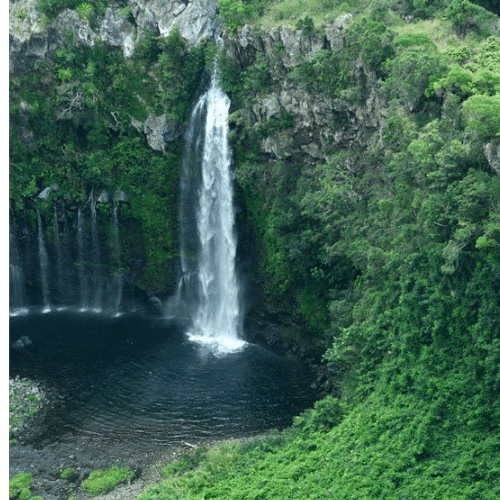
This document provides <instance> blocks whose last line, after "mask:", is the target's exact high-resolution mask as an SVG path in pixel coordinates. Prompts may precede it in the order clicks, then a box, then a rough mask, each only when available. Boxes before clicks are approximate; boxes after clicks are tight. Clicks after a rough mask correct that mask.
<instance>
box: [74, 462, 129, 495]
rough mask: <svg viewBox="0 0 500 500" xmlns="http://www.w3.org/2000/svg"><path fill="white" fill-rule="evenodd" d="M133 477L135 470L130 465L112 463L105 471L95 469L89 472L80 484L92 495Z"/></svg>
mask: <svg viewBox="0 0 500 500" xmlns="http://www.w3.org/2000/svg"><path fill="white" fill-rule="evenodd" d="M134 477H135V472H134V471H133V470H131V469H130V467H118V466H117V465H114V466H113V467H111V469H109V470H107V471H103V470H101V469H97V470H95V471H93V472H91V473H90V475H89V477H88V478H87V479H86V480H85V481H83V483H82V484H81V488H82V489H84V490H87V491H88V492H89V493H90V494H91V495H92V496H94V495H100V494H105V493H109V492H110V491H111V490H113V488H115V486H117V485H118V484H119V483H123V482H126V481H127V482H130V481H132V480H133V479H134Z"/></svg>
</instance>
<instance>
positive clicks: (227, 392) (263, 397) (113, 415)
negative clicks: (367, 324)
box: [10, 312, 315, 453]
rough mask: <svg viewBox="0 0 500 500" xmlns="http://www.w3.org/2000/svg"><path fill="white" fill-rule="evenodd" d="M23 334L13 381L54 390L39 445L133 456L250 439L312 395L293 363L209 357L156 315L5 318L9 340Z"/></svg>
mask: <svg viewBox="0 0 500 500" xmlns="http://www.w3.org/2000/svg"><path fill="white" fill-rule="evenodd" d="M22 336H26V337H28V338H29V340H30V341H31V344H29V345H26V346H25V347H22V348H21V349H13V348H11V350H10V375H11V377H12V376H15V375H19V376H21V377H28V378H32V379H35V380H37V381H41V382H42V383H43V385H44V387H47V388H49V389H51V390H53V391H54V394H56V398H55V399H56V404H54V405H53V406H52V407H51V409H50V411H49V413H48V416H47V418H46V419H45V421H44V423H43V425H42V426H41V429H40V432H39V435H38V436H37V437H36V442H37V444H38V446H46V445H50V444H51V443H53V442H56V441H60V440H61V439H63V440H64V439H65V440H68V439H72V438H73V437H77V438H80V439H81V437H82V436H89V437H96V436H97V437H98V438H99V439H100V441H101V442H102V443H104V444H106V443H108V444H109V445H111V446H113V445H116V444H119V445H121V446H127V447H133V449H134V450H135V451H136V452H137V453H141V452H145V451H147V450H150V449H152V448H154V447H155V446H165V445H173V444H176V443H179V442H183V441H187V442H197V441H199V440H203V439H206V438H211V439H217V438H225V437H240V436H244V435H252V434H256V433H259V432H262V431H264V430H268V429H271V428H282V427H284V426H287V425H289V424H290V423H291V420H292V417H293V416H294V415H296V414H298V413H299V412H300V411H301V410H303V409H305V408H307V407H309V406H311V405H312V403H313V401H314V399H315V393H314V391H312V390H311V389H310V385H311V382H312V378H311V374H309V373H308V372H307V371H306V370H305V368H304V367H302V366H300V365H298V364H297V363H294V362H291V361H288V360H285V359H283V358H281V357H279V356H277V355H276V354H273V353H271V352H269V351H268V350H266V349H264V348H262V347H259V346H256V345H251V344H248V345H246V346H245V348H244V349H243V350H241V351H240V352H235V353H231V354H228V355H225V356H221V357H216V356H214V355H213V354H211V353H210V352H208V351H203V349H202V348H201V347H200V346H198V345H197V344H194V343H192V342H190V341H188V340H187V338H186V336H185V334H184V332H183V330H182V328H181V327H180V326H176V325H174V324H172V323H168V322H166V321H164V320H158V319H151V318H144V317H138V316H131V317H127V316H122V317H118V318H106V317H104V316H99V315H91V314H81V313H69V312H58V313H55V312H52V313H49V314H35V313H31V314H29V315H27V316H19V317H12V318H11V319H10V345H11V346H12V345H13V344H14V343H15V342H16V341H18V339H20V338H21V337H22Z"/></svg>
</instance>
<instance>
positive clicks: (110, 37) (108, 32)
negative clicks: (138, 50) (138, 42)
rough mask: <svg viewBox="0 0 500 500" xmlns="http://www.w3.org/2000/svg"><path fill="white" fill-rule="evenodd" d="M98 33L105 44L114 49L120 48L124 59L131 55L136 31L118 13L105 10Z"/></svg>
mask: <svg viewBox="0 0 500 500" xmlns="http://www.w3.org/2000/svg"><path fill="white" fill-rule="evenodd" d="M100 32H101V38H102V40H103V41H104V42H105V43H107V44H109V45H112V46H114V47H122V50H123V55H124V56H125V57H129V56H131V55H132V52H133V50H134V38H135V37H136V30H135V27H134V25H133V24H132V23H131V22H130V21H128V20H127V19H126V18H125V17H124V16H123V15H122V14H120V13H119V11H114V10H112V9H110V8H108V9H106V13H105V15H104V19H103V21H102V23H101V29H100Z"/></svg>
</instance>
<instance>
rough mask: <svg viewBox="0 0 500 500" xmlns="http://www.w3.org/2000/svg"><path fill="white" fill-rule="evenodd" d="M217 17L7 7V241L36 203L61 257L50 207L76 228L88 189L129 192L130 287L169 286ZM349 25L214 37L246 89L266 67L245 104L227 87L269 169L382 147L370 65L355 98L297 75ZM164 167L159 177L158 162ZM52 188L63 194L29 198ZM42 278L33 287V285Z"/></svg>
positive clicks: (180, 7) (27, 0)
mask: <svg viewBox="0 0 500 500" xmlns="http://www.w3.org/2000/svg"><path fill="white" fill-rule="evenodd" d="M215 9H216V2H215V0H198V1H193V2H189V3H186V4H185V3H176V2H165V1H159V0H150V1H129V2H128V4H127V6H126V7H125V8H124V7H123V4H121V5H120V6H118V5H113V4H111V6H109V7H108V8H106V9H105V10H103V11H101V12H97V11H91V12H88V11H83V10H82V8H81V7H80V6H79V7H77V8H74V9H64V10H62V11H60V12H58V13H53V15H52V18H51V19H49V18H48V17H47V15H45V14H43V13H41V12H40V11H39V9H38V7H37V1H36V0H19V1H15V0H13V1H11V2H10V10H9V32H10V33H9V34H10V75H11V80H12V81H13V82H14V85H13V86H12V93H11V104H12V110H11V113H12V114H11V129H12V130H13V134H14V135H13V137H15V138H17V139H19V142H17V141H14V143H13V144H12V148H13V149H12V154H11V161H12V163H13V168H12V172H13V175H12V185H11V201H12V204H13V211H12V213H13V214H17V216H14V219H15V218H16V217H17V218H18V219H19V220H23V221H24V222H23V223H22V225H24V228H25V229H21V223H20V222H19V220H18V221H17V222H15V223H14V226H15V228H14V233H16V232H17V233H21V232H23V231H26V230H27V231H28V232H30V233H31V237H30V238H31V239H32V240H33V239H34V238H35V235H36V232H37V224H36V218H35V217H34V215H33V214H32V215H30V214H31V212H30V211H31V210H32V209H33V208H34V207H35V206H38V208H39V209H40V210H41V214H42V220H43V223H44V225H45V226H46V227H47V228H48V229H47V230H48V231H49V235H50V234H52V235H53V236H52V239H51V238H50V236H49V241H48V246H49V247H50V246H51V245H52V246H53V249H52V253H54V254H55V253H56V249H55V246H54V245H55V239H54V238H55V236H54V235H55V234H56V233H57V229H56V228H53V227H52V226H53V224H54V222H53V220H52V218H53V215H52V214H53V212H54V211H57V212H58V213H59V217H62V216H63V211H65V210H67V207H69V206H71V207H73V208H72V209H68V210H69V212H68V216H69V220H71V219H72V218H73V219H74V220H73V223H74V224H76V219H77V207H78V206H81V207H83V206H84V205H81V204H82V203H85V200H88V196H89V194H90V193H91V192H94V193H100V192H111V193H113V192H114V191H115V190H117V192H122V191H124V192H125V193H126V194H127V198H126V201H121V202H120V203H121V204H122V205H123V206H124V207H125V206H126V207H127V209H126V210H125V209H124V210H122V212H124V216H123V218H122V219H121V220H122V221H123V224H124V227H123V233H124V236H123V238H124V239H123V246H124V254H123V260H124V262H125V264H124V267H125V268H126V269H128V273H129V274H128V276H129V281H130V282H131V283H133V284H136V285H137V284H138V285H139V287H140V288H142V289H143V290H144V291H146V292H148V293H150V294H151V293H166V292H169V291H170V290H171V289H172V286H173V285H174V283H175V266H176V259H177V249H178V225H177V217H178V216H177V214H178V210H177V203H178V198H177V196H178V193H177V186H178V175H179V167H180V158H181V154H182V133H183V127H184V126H185V123H186V119H187V111H188V109H189V105H190V103H192V100H193V99H194V97H195V94H196V89H197V87H199V85H200V82H201V80H202V72H203V65H204V59H205V58H207V60H208V58H209V57H210V56H209V55H204V54H206V52H204V51H205V50H206V47H207V46H209V44H208V43H207V41H208V40H210V39H211V38H212V37H213V35H214V31H215V30H216V25H217V23H216V21H215V15H216V12H215ZM350 22H351V16H350V15H344V16H341V17H340V18H338V19H337V20H336V21H335V22H333V23H330V24H329V25H325V26H324V27H322V28H321V29H319V30H314V29H313V30H311V29H309V28H308V27H307V26H305V27H302V28H289V27H286V26H280V27H276V28H273V29H270V30H267V31H264V30H262V29H259V28H252V27H250V26H244V27H242V28H240V29H239V30H238V31H237V32H236V33H235V34H229V33H222V35H223V38H224V49H223V57H224V58H225V61H226V63H225V64H226V67H227V65H228V64H229V65H230V67H231V68H232V76H231V78H236V79H237V80H238V81H239V85H241V86H245V84H244V82H242V80H241V78H244V77H245V75H248V74H249V73H251V72H252V71H260V70H255V68H256V67H259V64H260V65H263V66H265V70H264V73H265V82H264V83H265V84H264V85H262V86H257V87H256V88H253V89H252V88H250V92H251V93H252V98H251V99H250V100H243V101H242V100H241V99H238V94H239V93H240V90H241V89H236V90H235V89H233V90H234V91H233V92H232V91H231V90H229V93H230V94H233V95H234V97H235V99H234V101H233V103H232V108H231V111H232V113H233V114H232V116H231V120H232V126H233V129H234V132H235V133H236V134H237V135H238V134H239V133H240V132H241V135H242V137H243V136H248V135H249V136H251V145H250V147H251V149H252V150H258V153H259V154H260V155H262V159H263V161H269V162H271V163H273V162H276V161H285V162H289V163H291V164H294V165H301V164H308V165H315V164H318V163H322V162H324V161H325V160H326V159H327V158H328V157H329V156H330V155H331V154H332V152H334V151H336V150H337V149H338V148H347V149H352V148H363V147H365V146H366V145H367V144H368V143H369V142H370V141H372V140H374V138H375V140H378V137H379V136H380V133H381V130H383V128H384V126H385V111H384V108H383V105H382V104H381V101H380V98H379V96H378V94H377V85H376V76H375V75H374V74H373V73H372V72H371V71H370V70H369V69H368V68H367V67H366V65H364V64H363V63H361V62H359V63H358V64H357V66H356V75H355V78H357V79H359V81H362V82H363V85H364V88H365V90H366V91H365V92H364V93H363V94H362V96H363V97H362V99H361V100H359V99H358V100H353V99H349V98H343V97H336V96H329V95H327V94H325V93H322V92H314V91H312V90H311V89H310V88H308V87H307V85H305V84H304V82H303V79H301V78H297V71H300V70H301V68H303V67H304V64H305V63H311V62H313V61H314V60H315V58H316V57H317V56H318V55H321V54H328V53H332V52H335V53H342V49H343V47H344V32H345V29H346V27H347V26H348V25H349V24H350ZM174 28H175V29H174ZM162 44H163V45H162ZM223 80H224V79H223ZM28 82H29V83H28ZM222 83H223V84H224V81H223V82H222ZM247 90H248V89H247ZM232 97H233V96H232ZM179 106H180V107H179ZM42 124H44V125H43V126H42ZM51 124H52V126H51ZM44 127H45V128H44ZM58 127H59V128H60V131H59V132H58ZM48 136H49V137H52V136H53V137H52V138H49V137H48ZM132 138H134V139H132ZM135 138H137V140H138V139H139V138H140V142H137V140H136V139H135ZM233 142H234V141H233ZM236 142H237V141H236ZM59 143H61V144H59ZM142 143H144V144H142ZM132 144H133V146H132ZM235 146H236V147H237V144H235ZM17 158H20V159H19V161H17ZM35 158H36V160H35ZM237 160H238V158H237ZM35 163H37V164H38V166H36V165H35ZM161 164H164V165H165V167H164V171H163V172H162V174H161V176H163V177H165V179H164V180H162V177H161V176H159V175H158V167H157V166H156V165H161ZM40 165H41V166H40ZM235 168H236V170H238V166H237V165H236V166H235ZM50 185H56V186H57V187H58V188H59V187H60V189H58V190H51V191H48V192H49V195H48V196H45V197H37V196H38V194H40V193H42V192H44V190H46V189H47V187H48V186H50ZM68 186H69V187H68ZM151 186H154V187H151ZM244 190H245V188H244V187H243V191H244ZM45 192H47V191H45ZM245 196H247V193H244V197H245ZM111 201H112V195H110V196H108V197H107V198H106V200H104V198H102V197H99V198H98V199H97V202H96V203H97V208H98V210H97V213H98V216H99V217H100V224H101V225H102V226H103V228H102V230H101V231H102V232H103V233H105V232H111V231H110V230H109V231H108V229H109V228H108V227H107V226H109V215H108V213H109V210H110V209H109V208H108V209H106V208H105V205H106V203H108V204H109V203H111ZM117 201H119V200H117ZM53 204H54V206H56V208H54V209H53V208H50V207H52V205H53ZM64 204H65V205H64ZM63 205H64V206H63ZM87 205H89V204H88V202H87ZM85 206H86V205H85ZM20 207H23V208H22V209H21V208H20ZM99 207H101V208H100V209H99ZM154 207H161V209H160V210H158V209H153V208H154ZM242 208H243V209H245V207H243V206H242ZM26 210H28V211H27V212H26ZM21 212H23V213H24V215H22V214H21V215H20V213H21ZM26 214H28V215H26ZM89 217H90V214H89ZM165 218H167V219H169V221H168V222H167V223H166V224H165ZM106 220H108V222H106ZM240 230H241V233H242V235H244V236H243V237H242V239H241V243H240V250H241V252H243V254H244V258H245V259H249V260H251V254H252V253H253V252H254V250H255V246H254V243H253V242H250V241H249V240H250V239H251V238H253V237H256V234H255V233H252V232H251V231H249V230H248V227H247V223H246V222H244V221H243V222H242V220H241V217H240ZM89 231H90V229H89ZM89 234H90V233H89ZM102 237H103V238H104V239H106V236H104V235H103V236H102ZM75 238H76V236H75ZM22 241H23V238H22V237H21V239H20V246H21V247H22V246H23V243H22ZM103 245H105V244H104V243H103ZM107 245H108V246H112V243H111V242H109V243H107ZM258 245H259V243H258V242H257V246H258ZM74 258H75V257H74ZM31 260H33V259H31ZM70 260H71V259H70ZM109 265H111V263H109ZM31 267H33V266H31ZM35 267H36V266H35ZM34 272H35V271H32V272H31V274H32V275H33V274H34ZM252 272H253V271H252ZM37 280H38V278H35V277H34V278H32V279H31V282H33V283H35V287H36V282H37ZM257 281H258V280H257Z"/></svg>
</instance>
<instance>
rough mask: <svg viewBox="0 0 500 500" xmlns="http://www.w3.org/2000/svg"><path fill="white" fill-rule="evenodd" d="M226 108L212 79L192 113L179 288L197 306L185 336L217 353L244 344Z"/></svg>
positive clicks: (226, 102)
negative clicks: (181, 286) (236, 265)
mask: <svg viewBox="0 0 500 500" xmlns="http://www.w3.org/2000/svg"><path fill="white" fill-rule="evenodd" d="M229 105H230V101H229V98H228V96H227V95H226V94H224V93H223V92H222V90H221V89H220V88H219V87H218V85H217V78H216V75H214V76H213V77H212V82H211V86H210V88H209V90H208V91H207V92H206V93H205V94H203V95H202V96H201V98H200V99H199V101H198V103H197V104H196V106H195V108H194V110H193V112H192V114H191V119H190V125H189V129H188V134H187V138H186V151H185V154H184V165H183V179H182V190H183V200H182V212H183V213H182V225H183V228H182V248H181V253H182V270H183V279H182V280H181V284H183V286H184V288H187V289H189V295H190V298H191V300H193V301H194V302H195V304H196V305H195V308H194V312H193V316H192V327H191V331H190V332H189V337H190V338H191V339H192V340H194V341H197V342H200V343H204V344H209V345H210V346H211V347H212V348H213V349H212V350H213V351H214V352H215V353H221V352H227V351H231V350H236V349H239V348H241V347H242V346H243V345H244V342H243V341H241V340H240V339H239V330H240V324H239V322H240V312H239V297H238V295H239V286H238V280H237V276H236V269H235V256H236V233H235V229H234V208H233V187H232V178H231V170H230V167H231V153H230V149H229V144H228V113H229ZM193 226H194V227H195V228H196V233H194V231H193ZM193 282H194V283H193ZM185 293H186V292H185Z"/></svg>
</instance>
